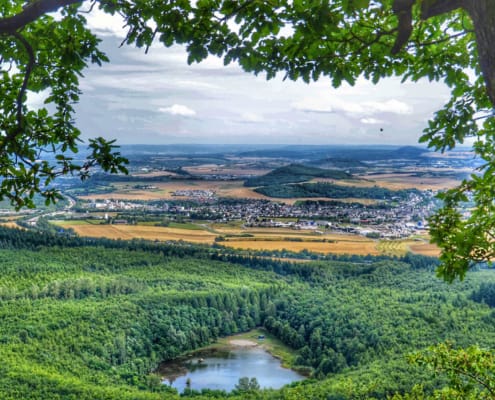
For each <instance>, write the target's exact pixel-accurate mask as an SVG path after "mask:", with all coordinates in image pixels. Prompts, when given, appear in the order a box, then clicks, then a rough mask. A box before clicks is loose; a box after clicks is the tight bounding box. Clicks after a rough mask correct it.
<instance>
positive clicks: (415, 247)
mask: <svg viewBox="0 0 495 400" xmlns="http://www.w3.org/2000/svg"><path fill="white" fill-rule="evenodd" d="M409 250H410V251H411V252H412V253H416V254H422V255H424V256H430V257H438V256H439V255H440V249H439V248H438V247H437V246H436V245H434V244H431V243H414V244H410V245H409Z"/></svg>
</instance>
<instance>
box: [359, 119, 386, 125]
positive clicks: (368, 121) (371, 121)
mask: <svg viewBox="0 0 495 400" xmlns="http://www.w3.org/2000/svg"><path fill="white" fill-rule="evenodd" d="M361 123H363V124H366V125H378V124H384V123H385V121H383V120H382V119H377V118H361Z"/></svg>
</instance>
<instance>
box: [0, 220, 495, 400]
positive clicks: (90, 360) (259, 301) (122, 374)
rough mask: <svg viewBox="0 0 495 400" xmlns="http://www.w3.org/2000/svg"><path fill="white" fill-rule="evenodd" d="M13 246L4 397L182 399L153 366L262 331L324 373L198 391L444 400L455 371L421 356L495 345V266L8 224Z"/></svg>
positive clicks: (7, 283)
mask: <svg viewBox="0 0 495 400" xmlns="http://www.w3.org/2000/svg"><path fill="white" fill-rule="evenodd" d="M0 247H1V250H0V268H1V279H0V300H1V302H0V313H1V320H2V324H1V325H0V341H1V345H0V352H1V355H0V356H1V359H2V363H0V369H1V373H0V397H1V398H3V399H173V398H178V397H179V394H177V393H176V392H175V390H174V389H170V388H169V387H167V386H166V385H163V384H161V382H160V379H159V378H158V377H157V376H156V375H154V374H153V373H152V372H153V371H154V369H155V368H156V367H157V366H158V364H159V363H160V362H161V361H163V360H169V359H173V358H175V357H177V356H179V355H180V354H183V353H184V352H187V351H190V350H193V349H197V348H199V347H201V346H204V345H206V344H209V343H211V342H212V341H214V340H215V339H216V338H218V337H220V336H225V335H230V334H233V333H237V332H244V331H248V330H249V329H252V328H254V327H264V328H265V329H266V330H267V331H268V332H270V333H272V334H273V335H275V336H276V337H278V338H279V339H281V340H282V341H283V342H284V343H285V344H287V345H288V346H290V347H291V348H292V349H293V351H294V353H295V355H296V356H295V358H294V365H293V367H295V368H298V369H300V370H303V371H306V373H308V374H310V379H308V380H306V381H303V382H299V383H294V384H292V385H290V386H288V387H285V388H283V389H281V390H252V391H249V392H244V393H238V392H236V391H234V392H233V393H230V394H227V393H224V392H219V391H213V390H204V391H203V392H202V393H199V392H194V391H192V392H191V393H189V394H188V396H194V397H196V398H203V399H211V398H221V397H232V398H259V399H305V398H306V399H358V398H377V399H383V398H387V397H392V396H395V397H396V398H402V397H401V396H406V397H404V398H426V397H418V396H419V395H418V396H416V397H407V396H409V395H408V394H407V393H411V392H413V393H419V392H420V393H421V396H428V395H433V393H435V391H440V390H442V388H444V387H445V385H447V384H448V380H447V377H446V376H444V375H443V374H436V373H435V372H434V371H433V370H432V369H430V368H427V367H425V366H424V365H422V364H421V362H419V363H418V362H416V363H410V359H411V358H414V356H411V355H414V354H417V353H428V351H429V350H427V349H428V348H429V347H430V346H432V345H435V344H440V345H443V346H448V347H449V348H450V347H453V348H457V347H463V348H466V347H468V346H472V345H477V346H480V347H490V346H491V345H492V344H493V343H494V341H495V332H494V331H493V324H494V323H495V310H494V309H493V308H492V307H493V304H494V300H493V299H494V296H493V292H494V291H493V287H495V274H494V271H491V270H486V269H480V270H476V271H472V272H470V273H469V274H468V276H467V278H466V280H465V281H464V282H460V283H459V282H458V283H455V284H446V283H444V282H443V281H441V280H439V279H438V278H437V277H436V276H435V272H434V265H435V260H434V259H430V258H427V257H424V256H413V255H408V256H407V257H404V258H402V259H386V258H384V257H381V258H372V257H353V259H352V261H350V260H346V259H345V257H342V259H336V260H333V261H319V262H313V263H289V262H284V261H277V260H273V259H269V258H256V257H247V256H241V255H238V254H232V253H231V254H227V253H223V254H222V253H218V252H215V251H213V250H212V249H208V248H201V247H194V246H189V245H188V246H179V245H165V244H157V243H150V242H144V241H134V242H126V241H111V240H96V239H91V240H89V239H81V238H70V237H61V236H55V235H50V234H33V233H30V232H23V231H21V230H10V229H7V228H0ZM445 343H447V344H445ZM470 390H471V392H472V393H474V394H473V396H474V395H475V394H476V393H478V392H477V390H478V388H477V387H476V385H474V386H473V387H472V388H471V389H470ZM480 390H481V389H480ZM471 392H470V393H471ZM423 393H424V394H423ZM411 396H412V395H411ZM463 396H465V397H464V398H468V395H466V394H464V395H463ZM450 398H453V397H450ZM458 398H463V397H458ZM473 398H475V397H473Z"/></svg>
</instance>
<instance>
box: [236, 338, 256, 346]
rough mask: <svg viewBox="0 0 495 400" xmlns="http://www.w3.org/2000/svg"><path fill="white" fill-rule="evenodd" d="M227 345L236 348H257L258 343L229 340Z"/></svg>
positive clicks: (244, 340) (245, 340)
mask: <svg viewBox="0 0 495 400" xmlns="http://www.w3.org/2000/svg"><path fill="white" fill-rule="evenodd" d="M229 344H231V345H232V346H236V347H255V346H258V343H256V342H253V341H252V340H247V339H232V340H229Z"/></svg>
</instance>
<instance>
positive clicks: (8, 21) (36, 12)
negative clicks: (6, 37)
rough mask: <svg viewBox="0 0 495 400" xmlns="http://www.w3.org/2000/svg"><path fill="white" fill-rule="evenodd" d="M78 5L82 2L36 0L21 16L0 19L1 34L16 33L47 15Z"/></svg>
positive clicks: (72, 0) (79, 0)
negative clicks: (61, 8) (65, 7)
mask: <svg viewBox="0 0 495 400" xmlns="http://www.w3.org/2000/svg"><path fill="white" fill-rule="evenodd" d="M76 3H81V0H35V1H33V2H32V3H29V4H28V5H27V6H26V7H25V8H24V9H23V10H22V11H21V12H20V13H19V14H16V15H13V16H11V17H7V18H3V19H0V33H12V32H15V31H17V30H19V29H20V28H22V27H24V26H26V25H27V24H29V23H30V22H33V21H35V20H37V19H38V18H39V17H41V16H42V15H44V14H46V13H49V12H53V11H56V10H58V9H59V8H60V7H64V6H68V5H71V4H76Z"/></svg>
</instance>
